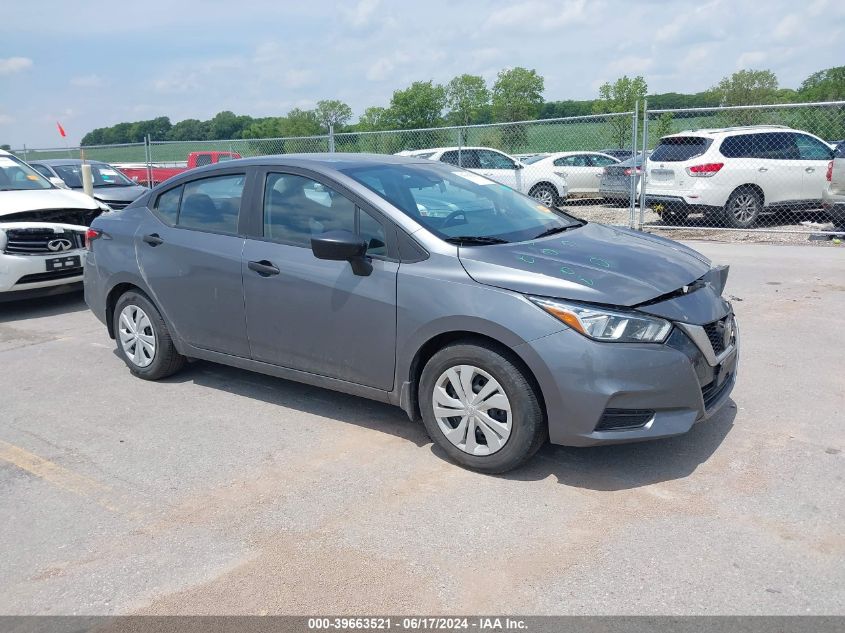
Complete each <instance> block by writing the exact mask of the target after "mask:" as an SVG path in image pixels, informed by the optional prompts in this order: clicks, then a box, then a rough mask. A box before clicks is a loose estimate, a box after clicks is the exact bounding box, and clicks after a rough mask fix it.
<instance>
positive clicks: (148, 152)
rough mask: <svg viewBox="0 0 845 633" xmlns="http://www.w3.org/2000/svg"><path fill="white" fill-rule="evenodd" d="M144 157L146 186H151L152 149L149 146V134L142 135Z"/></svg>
mask: <svg viewBox="0 0 845 633" xmlns="http://www.w3.org/2000/svg"><path fill="white" fill-rule="evenodd" d="M144 158H145V159H146V161H147V186H148V187H152V186H153V150H152V147H151V146H150V135H149V134H147V135H146V136H145V137H144Z"/></svg>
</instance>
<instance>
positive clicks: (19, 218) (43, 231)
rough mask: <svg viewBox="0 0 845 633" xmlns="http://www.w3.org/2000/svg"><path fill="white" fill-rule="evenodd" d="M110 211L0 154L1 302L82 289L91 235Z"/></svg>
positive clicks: (100, 203)
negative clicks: (92, 227)
mask: <svg viewBox="0 0 845 633" xmlns="http://www.w3.org/2000/svg"><path fill="white" fill-rule="evenodd" d="M106 210H108V207H107V206H106V205H105V204H103V203H102V202H98V201H97V200H94V199H93V198H90V197H89V196H86V195H85V194H82V193H78V192H76V191H69V190H67V189H63V188H59V187H56V186H55V185H53V184H52V183H50V182H49V181H48V180H47V179H46V178H44V176H42V175H41V174H39V173H38V172H37V171H35V170H34V169H33V168H32V167H30V166H29V165H27V164H26V163H24V162H23V161H22V160H20V159H19V158H17V157H16V156H14V155H12V154H10V153H8V152H4V151H2V150H0V301H13V300H16V299H25V298H29V297H33V296H36V295H48V294H56V293H60V292H67V291H71V290H79V289H80V284H81V282H82V266H83V258H82V254H83V251H84V247H85V231H86V229H87V227H88V225H89V224H90V223H91V221H92V220H93V219H94V218H96V217H97V216H98V215H100V214H101V213H102V212H103V211H106Z"/></svg>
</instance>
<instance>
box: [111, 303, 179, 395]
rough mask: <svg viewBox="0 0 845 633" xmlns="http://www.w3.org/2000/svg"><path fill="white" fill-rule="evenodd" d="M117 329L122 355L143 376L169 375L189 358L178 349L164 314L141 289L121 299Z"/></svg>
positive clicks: (137, 374)
mask: <svg viewBox="0 0 845 633" xmlns="http://www.w3.org/2000/svg"><path fill="white" fill-rule="evenodd" d="M114 329H115V339H117V351H118V353H119V354H120V357H121V358H123V362H125V363H126V366H127V367H129V371H131V372H132V373H133V374H134V375H135V376H138V377H139V378H143V379H144V380H159V379H160V378H166V377H167V376H170V375H171V374H174V373H176V372H177V371H179V370H180V369H181V368H182V366H183V365H184V364H185V357H184V356H182V355H181V354H179V352H177V351H176V347H175V346H174V345H173V339H172V338H171V337H170V332H169V331H168V329H167V325H166V324H165V323H164V319H163V318H162V317H161V313H160V312H159V311H158V309H156V307H155V306H154V305H153V303H152V301H150V300H149V299H148V298H147V297H146V296H145V295H144V294H142V293H140V292H135V291H129V292H127V293H125V294H123V295H122V296H121V297H120V299H118V300H117V305H115V308H114Z"/></svg>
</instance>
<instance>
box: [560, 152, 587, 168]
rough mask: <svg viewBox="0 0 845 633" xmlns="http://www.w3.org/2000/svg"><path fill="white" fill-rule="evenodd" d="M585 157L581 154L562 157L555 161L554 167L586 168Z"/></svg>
mask: <svg viewBox="0 0 845 633" xmlns="http://www.w3.org/2000/svg"><path fill="white" fill-rule="evenodd" d="M586 166H587V157H586V156H583V155H581V154H578V155H576V156H564V157H563V158H558V159H557V160H556V161H555V167H586Z"/></svg>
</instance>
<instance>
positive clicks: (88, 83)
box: [70, 75, 103, 88]
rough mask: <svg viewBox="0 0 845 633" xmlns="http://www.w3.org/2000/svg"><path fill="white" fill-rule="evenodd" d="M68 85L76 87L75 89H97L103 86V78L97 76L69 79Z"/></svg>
mask: <svg viewBox="0 0 845 633" xmlns="http://www.w3.org/2000/svg"><path fill="white" fill-rule="evenodd" d="M70 85H71V86H76V87H77V88H99V87H100V86H102V85H103V78H102V77H100V76H99V75H81V76H79V77H71V80H70Z"/></svg>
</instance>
